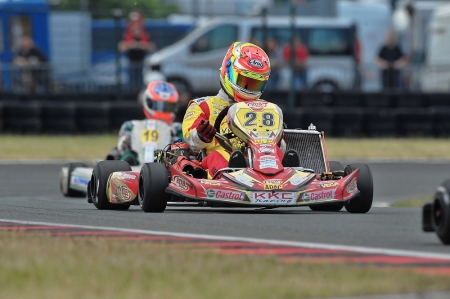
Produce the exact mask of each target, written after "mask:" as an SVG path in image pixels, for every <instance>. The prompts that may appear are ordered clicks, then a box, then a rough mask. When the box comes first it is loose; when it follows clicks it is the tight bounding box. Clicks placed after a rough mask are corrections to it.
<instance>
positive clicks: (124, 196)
mask: <svg viewBox="0 0 450 299" xmlns="http://www.w3.org/2000/svg"><path fill="white" fill-rule="evenodd" d="M117 189H119V190H118V196H119V199H121V200H122V201H130V200H131V198H132V194H131V190H130V189H129V188H128V187H127V186H125V185H122V186H118V187H117Z"/></svg>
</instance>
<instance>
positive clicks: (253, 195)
mask: <svg viewBox="0 0 450 299" xmlns="http://www.w3.org/2000/svg"><path fill="white" fill-rule="evenodd" d="M169 170H170V172H171V177H172V179H171V182H170V184H169V186H168V188H167V189H166V192H168V193H171V194H173V195H176V196H179V197H182V198H186V199H188V200H191V201H205V202H213V203H214V202H215V203H224V204H233V205H251V206H271V207H276V206H302V205H312V204H321V203H331V202H336V203H337V202H346V201H348V200H350V199H352V198H353V197H355V196H357V195H358V194H359V191H358V189H357V186H356V181H357V179H358V174H359V170H355V171H353V172H352V173H350V174H349V175H347V176H345V177H344V178H341V179H338V180H326V181H323V180H321V178H320V175H319V174H315V173H310V172H307V171H302V169H297V168H292V167H289V168H284V169H283V170H282V171H281V172H279V173H277V174H276V175H265V174H263V173H260V172H257V171H254V170H253V169H251V168H245V169H240V170H237V171H234V172H230V173H224V174H223V176H222V178H221V179H219V180H207V179H195V178H192V177H191V176H188V175H186V174H184V173H182V172H181V171H179V170H177V169H176V168H174V167H169Z"/></svg>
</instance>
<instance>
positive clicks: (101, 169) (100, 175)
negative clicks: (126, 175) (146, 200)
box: [89, 160, 131, 210]
mask: <svg viewBox="0 0 450 299" xmlns="http://www.w3.org/2000/svg"><path fill="white" fill-rule="evenodd" d="M116 171H131V167H130V165H129V164H128V163H127V162H125V161H108V160H106V161H101V162H99V163H98V164H97V165H96V166H95V168H94V171H93V172H92V177H91V181H90V188H89V190H90V192H91V193H90V196H91V198H92V203H93V204H94V206H95V207H96V208H97V209H99V210H128V209H129V208H130V205H129V204H112V203H110V202H109V201H108V197H107V196H106V184H107V182H108V178H109V175H110V174H111V173H113V172H116Z"/></svg>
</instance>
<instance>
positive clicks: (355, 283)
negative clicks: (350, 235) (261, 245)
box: [0, 232, 450, 299]
mask: <svg viewBox="0 0 450 299" xmlns="http://www.w3.org/2000/svg"><path fill="white" fill-rule="evenodd" d="M0 245H1V248H2V254H1V255H0V265H1V268H2V270H1V271H0V298H144V297H145V298H183V299H188V298H199V299H201V298H217V299H221V298H260V299H265V298H280V299H281V298H312V297H336V296H353V295H363V294H366V295H368V294H380V293H399V292H418V291H431V290H447V289H450V285H449V284H448V277H445V276H429V275H423V274H416V273H413V272H411V271H408V270H399V269H389V268H375V267H359V266H348V265H327V264H305V263H284V262H280V261H277V260H276V259H274V258H270V257H250V258H249V257H236V256H224V255H220V254H216V253H213V252H211V251H208V252H205V251H198V250H194V249H186V248H184V249H183V248H180V247H174V246H164V245H155V244H151V243H145V242H126V241H111V240H109V241H108V240H102V239H84V238H66V237H58V238H53V237H50V236H49V235H24V234H21V233H11V232H0Z"/></svg>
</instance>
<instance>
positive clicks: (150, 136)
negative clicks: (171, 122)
mask: <svg viewBox="0 0 450 299" xmlns="http://www.w3.org/2000/svg"><path fill="white" fill-rule="evenodd" d="M158 140H159V131H158V130H146V129H144V130H142V138H141V141H142V143H145V142H158Z"/></svg>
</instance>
